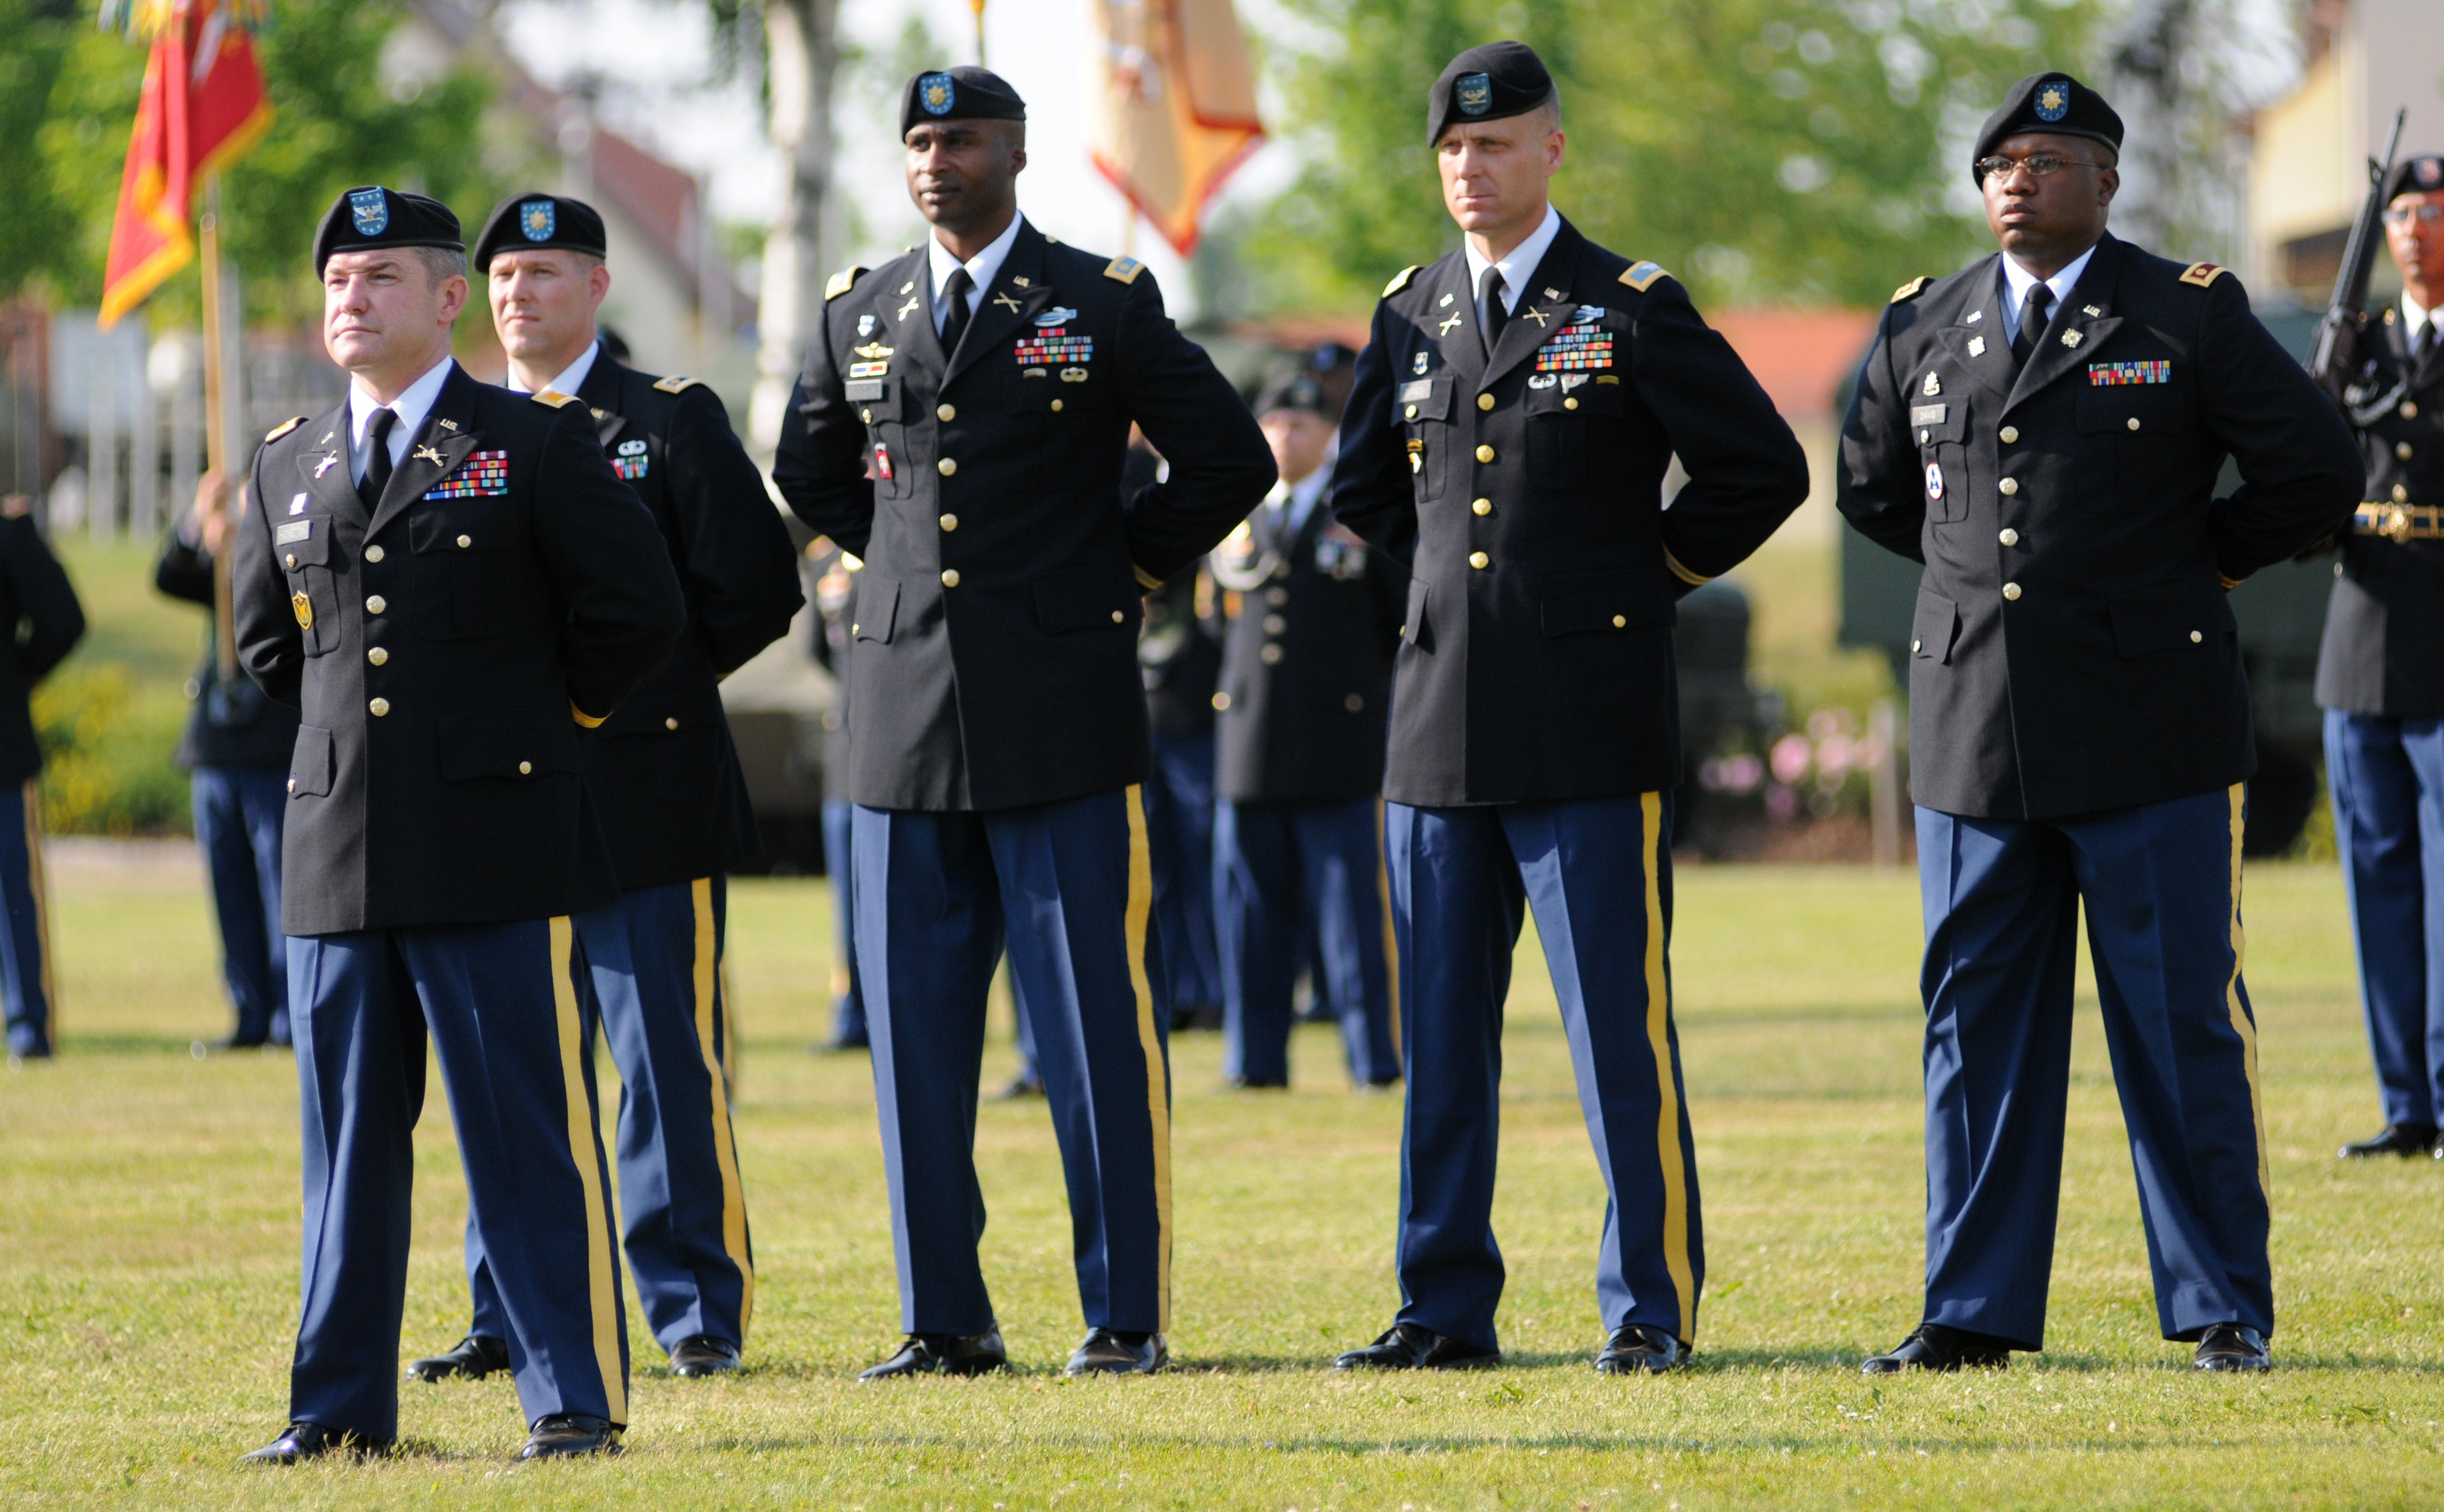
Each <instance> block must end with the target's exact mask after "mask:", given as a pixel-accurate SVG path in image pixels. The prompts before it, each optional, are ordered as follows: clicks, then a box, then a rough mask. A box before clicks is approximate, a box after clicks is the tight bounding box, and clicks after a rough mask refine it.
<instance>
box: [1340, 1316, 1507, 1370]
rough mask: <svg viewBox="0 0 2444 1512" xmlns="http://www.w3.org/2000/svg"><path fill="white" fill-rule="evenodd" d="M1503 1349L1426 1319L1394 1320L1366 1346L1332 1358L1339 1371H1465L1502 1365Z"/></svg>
mask: <svg viewBox="0 0 2444 1512" xmlns="http://www.w3.org/2000/svg"><path fill="white" fill-rule="evenodd" d="M1501 1363H1502V1351H1500V1350H1498V1349H1486V1348H1484V1347H1483V1346H1481V1345H1476V1344H1470V1343H1464V1342H1462V1341H1461V1340H1459V1339H1456V1338H1448V1337H1444V1336H1443V1335H1441V1334H1437V1333H1435V1331H1434V1330H1433V1329H1431V1328H1428V1327H1426V1326H1425V1325H1424V1324H1423V1323H1394V1324H1393V1325H1392V1326H1391V1327H1390V1328H1388V1329H1386V1330H1384V1331H1383V1337H1380V1338H1379V1339H1377V1340H1376V1341H1375V1342H1374V1343H1372V1344H1369V1345H1367V1346H1366V1347H1365V1348H1364V1349H1353V1350H1351V1351H1350V1352H1349V1353H1348V1354H1346V1355H1342V1356H1341V1357H1339V1358H1338V1359H1335V1360H1334V1361H1333V1362H1332V1368H1333V1369H1334V1370H1337V1371H1461V1370H1472V1369H1475V1368H1476V1367H1478V1366H1484V1365H1499V1364H1501Z"/></svg>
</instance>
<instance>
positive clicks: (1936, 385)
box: [1917, 373, 1943, 398]
mask: <svg viewBox="0 0 2444 1512" xmlns="http://www.w3.org/2000/svg"><path fill="white" fill-rule="evenodd" d="M1917 391H1918V392H1919V393H1920V394H1923V395H1925V396H1927V397H1928V398H1933V397H1935V396H1936V395H1938V394H1940V393H1942V392H1943V378H1942V377H1941V376H1940V375H1938V374H1935V373H1929V374H1928V375H1927V376H1926V381H1925V382H1923V383H1921V384H1919V385H1918V386H1917Z"/></svg>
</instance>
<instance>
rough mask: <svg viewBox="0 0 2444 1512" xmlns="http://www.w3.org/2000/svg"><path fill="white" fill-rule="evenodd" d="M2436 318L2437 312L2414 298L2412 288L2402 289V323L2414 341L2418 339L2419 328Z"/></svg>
mask: <svg viewBox="0 0 2444 1512" xmlns="http://www.w3.org/2000/svg"><path fill="white" fill-rule="evenodd" d="M2434 319H2435V311H2434V310H2431V309H2429V308H2428V307H2427V306H2425V305H2424V304H2419V303H2418V301H2416V299H2413V298H2412V297H2411V294H2410V290H2408V289H2406V288H2405V289H2403V290H2402V291H2401V323H2402V326H2403V327H2404V328H2405V329H2406V330H2408V331H2409V332H2410V339H2411V340H2412V341H2416V340H2418V331H2419V328H2420V327H2421V326H2423V325H2425V324H2426V323H2428V322H2429V321H2432V320H2434Z"/></svg>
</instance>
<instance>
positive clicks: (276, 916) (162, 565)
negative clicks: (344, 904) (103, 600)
mask: <svg viewBox="0 0 2444 1512" xmlns="http://www.w3.org/2000/svg"><path fill="white" fill-rule="evenodd" d="M221 489H222V483H221V478H220V476H219V474H217V473H212V472H207V473H206V474H204V476H203V478H202V479H201V480H199V481H198V482H197V483H196V485H195V505H194V510H193V511H192V512H190V513H189V514H188V516H187V517H186V518H185V519H183V520H181V521H179V522H178V523H177V524H176V526H172V527H171V530H170V538H169V539H168V540H167V541H165V542H164V543H162V546H161V560H160V561H159V562H157V564H156V565H155V566H154V569H153V585H154V586H155V587H156V588H158V589H159V590H160V591H161V592H163V593H165V594H168V595H169V596H170V597H171V598H173V599H186V600H187V601H188V602H189V603H198V604H202V605H203V606H204V610H205V615H206V618H205V620H204V659H203V664H202V665H201V666H199V667H197V668H196V669H195V675H194V678H193V679H192V680H191V681H190V682H189V683H188V685H187V687H188V696H189V697H190V698H192V699H193V700H194V706H195V707H194V711H193V712H191V713H190V714H188V716H187V728H186V731H185V733H183V734H181V735H180V736H179V737H178V750H177V754H176V761H177V764H178V765H181V766H183V767H185V768H186V769H187V770H188V772H189V773H190V774H191V775H190V777H189V779H188V781H189V784H190V786H191V789H192V793H193V797H194V815H195V848H196V849H197V850H198V851H201V852H202V853H203V857H204V871H205V874H206V876H208V878H209V879H210V881H211V883H212V889H213V918H214V919H215V920H216V921H217V922H218V923H219V925H220V931H221V980H222V981H223V982H224V983H225V984H227V986H228V987H229V995H230V1003H231V1006H233V1007H235V1008H236V1009H237V1028H236V1030H235V1031H234V1032H233V1033H231V1036H230V1037H229V1039H227V1040H226V1041H224V1042H222V1047H223V1048H224V1049H230V1050H242V1049H245V1048H247V1047H249V1046H250V1045H260V1044H287V1042H288V959H287V943H286V938H287V937H286V936H284V935H283V934H282V933H281V932H280V835H281V827H282V824H283V821H285V819H286V818H287V811H288V794H287V792H286V791H285V790H284V784H285V783H286V781H287V776H288V757H289V754H290V752H292V751H293V750H295V748H296V747H297V710H294V709H291V708H289V707H288V706H287V705H286V704H281V703H274V702H273V701H272V700H271V699H270V698H268V697H267V696H265V694H264V691H263V690H262V689H261V688H259V687H257V686H256V685H255V681H254V679H253V678H251V677H249V676H246V675H244V674H240V675H238V676H235V677H231V678H230V679H228V680H227V681H226V682H224V681H223V680H222V678H221V667H220V655H219V650H218V647H219V642H220V626H219V625H218V624H217V623H216V622H215V618H214V614H213V611H214V606H215V604H216V603H217V601H218V594H217V592H216V590H215V589H214V586H213V559H214V558H215V557H217V556H218V555H219V554H220V553H221V552H223V551H225V550H227V549H228V547H229V543H230V531H231V525H232V523H233V521H234V519H235V517H236V515H237V514H238V512H239V511H238V510H236V509H232V508H229V507H226V506H225V505H224V503H223V500H222V497H221ZM231 502H234V501H231Z"/></svg>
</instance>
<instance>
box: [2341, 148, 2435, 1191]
mask: <svg viewBox="0 0 2444 1512" xmlns="http://www.w3.org/2000/svg"><path fill="white" fill-rule="evenodd" d="M2378 198H2379V201H2380V202H2381V203H2382V205H2383V207H2384V210H2383V221H2384V235H2385V246H2386V248H2387V249H2389V250H2390V251H2391V252H2392V253H2393V261H2394V264H2395V266H2397V267H2399V268H2400V269H2401V285H2402V287H2401V298H2400V301H2399V302H2398V304H2393V305H2388V306H2386V307H2385V309H2384V310H2383V312H2382V313H2381V314H2373V315H2371V316H2369V317H2367V318H2365V319H2364V320H2363V321H2362V322H2361V325H2360V328H2359V340H2358V341H2357V342H2356V343H2355V345H2356V350H2357V353H2358V355H2359V359H2360V361H2361V370H2360V371H2359V372H2357V373H2355V374H2353V375H2352V378H2353V381H2352V383H2351V386H2350V387H2349V388H2348V389H2347V390H2346V391H2345V392H2344V394H2343V395H2342V405H2343V409H2344V410H2345V412H2346V413H2347V414H2348V415H2349V417H2350V420H2351V423H2352V426H2353V427H2354V429H2355V430H2356V431H2357V433H2358V434H2359V438H2360V455H2361V459H2362V460H2363V461H2364V462H2365V463H2366V465H2367V489H2366V490H2365V492H2364V494H2363V495H2362V497H2363V498H2364V499H2365V500H2366V501H2367V502H2365V503H2362V504H2361V506H2360V507H2359V513H2358V516H2357V518H2356V519H2355V520H2354V521H2353V523H2352V526H2351V528H2350V530H2349V531H2347V532H2346V533H2344V534H2343V535H2342V537H2341V538H2340V539H2341V544H2342V561H2341V562H2337V563H2336V564H2335V567H2334V578H2335V582H2334V596H2333V601H2332V603H2331V605H2330V606H2329V607H2328V608H2327V610H2326V612H2325V639H2324V645H2323V646H2322V647H2321V648H2320V650H2319V655H2318V658H2317V702H2318V703H2320V704H2322V705H2324V709H2325V781H2326V783H2327V784H2328V786H2329V787H2330V789H2331V791H2332V793H2333V800H2334V839H2335V840H2336V842H2337V844H2338V845H2339V846H2340V848H2341V850H2342V880H2343V882H2344V883H2345V884H2346V887H2347V890H2348V893H2349V896H2350V904H2351V924H2352V927H2353V932H2354V933H2355V935H2356V936H2357V939H2358V942H2359V955H2360V999H2361V1005H2363V1006H2364V1008H2365V1010H2366V1013H2367V1027H2368V1044H2369V1048H2370V1049H2371V1050H2373V1051H2374V1052H2375V1059H2376V1080H2377V1090H2378V1094H2379V1097H2380V1098H2381V1100H2382V1102H2383V1106H2384V1129H2383V1131H2382V1132H2381V1133H2379V1134H2376V1135H2374V1136H2372V1137H2370V1138H2367V1139H2362V1140H2360V1141H2358V1142H2357V1143H2355V1144H2347V1145H2344V1146H2343V1147H2342V1157H2343V1158H2344V1159H2353V1158H2361V1157H2365V1156H2369V1155H2421V1154H2427V1153H2429V1152H2434V1153H2435V1155H2436V1156H2437V1157H2438V1158H2444V1145H2439V1144H2438V1142H2437V1140H2436V1128H2437V1126H2438V1125H2439V1124H2444V336H2440V335H2439V333H2438V331H2437V329H2436V325H2437V314H2438V306H2439V304H2444V157H2436V156H2435V155H2434V154H2428V155H2426V156H2423V157H2411V158H2406V159H2404V160H2402V161H2400V162H2398V163H2395V164H2394V165H2393V171H2392V172H2391V174H2389V175H2387V176H2386V178H2385V181H2384V183H2383V184H2382V185H2381V186H2380V187H2379V194H2378Z"/></svg>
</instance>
